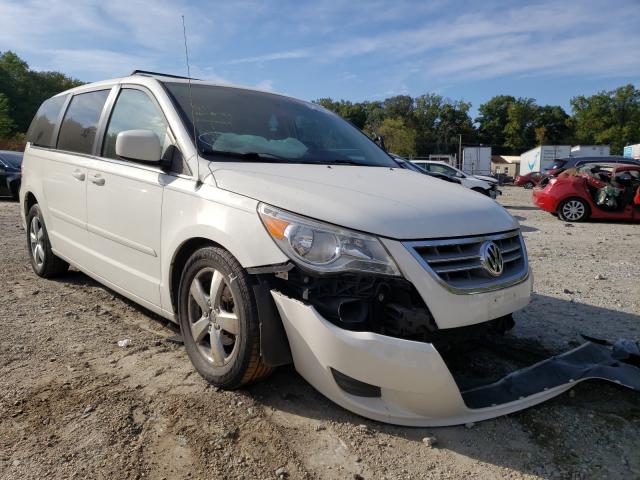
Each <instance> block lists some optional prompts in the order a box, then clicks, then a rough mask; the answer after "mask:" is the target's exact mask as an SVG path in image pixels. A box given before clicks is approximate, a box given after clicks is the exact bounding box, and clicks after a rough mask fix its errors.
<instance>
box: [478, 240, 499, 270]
mask: <svg viewBox="0 0 640 480" xmlns="http://www.w3.org/2000/svg"><path fill="white" fill-rule="evenodd" d="M480 263H482V266H483V267H484V269H485V270H486V271H487V272H489V275H491V276H492V277H499V276H500V275H502V271H503V270H504V262H503V260H502V252H500V247H498V245H496V244H495V243H493V242H484V243H483V244H482V246H481V247H480Z"/></svg>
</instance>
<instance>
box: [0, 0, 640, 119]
mask: <svg viewBox="0 0 640 480" xmlns="http://www.w3.org/2000/svg"><path fill="white" fill-rule="evenodd" d="M182 14H184V15H185V17H186V23H187V34H188V40H189V48H190V57H191V73H192V75H193V76H196V77H199V78H204V79H211V80H216V81H220V82H225V83H234V84H242V85H250V86H258V87H260V88H263V89H267V90H274V91H277V92H282V93H286V94H289V95H292V96H295V97H298V98H303V99H306V100H311V99H316V98H320V97H333V98H335V99H340V98H342V99H349V100H355V101H359V100H367V99H368V100H375V99H383V98H385V97H388V96H391V95H397V94H409V95H413V96H416V95H419V94H422V93H426V92H435V93H439V94H441V95H444V96H447V97H451V98H454V99H464V100H467V101H470V102H472V103H473V105H474V108H473V110H474V112H475V111H476V109H477V107H478V105H479V104H481V103H482V102H484V101H486V100H488V99H489V98H491V97H492V96H493V95H497V94H511V95H515V96H526V97H533V98H536V99H537V101H538V103H540V104H559V105H562V106H563V107H565V108H568V106H569V98H570V97H571V96H574V95H579V94H592V93H594V92H596V91H598V90H603V89H607V90H608V89H612V88H615V87H617V86H620V85H623V84H626V83H633V84H635V85H636V86H638V85H640V30H638V21H639V19H640V1H639V0H608V1H599V0H589V1H548V0H541V1H537V2H525V1H513V2H506V1H499V0H486V1H480V2H461V1H442V0H431V1H409V0H369V1H356V0H329V1H321V0H317V1H309V2H304V1H263V2H258V1H253V0H231V1H229V0H227V1H209V2H204V1H202V2H200V1H190V2H188V1H181V0H172V1H165V0H155V1H141V0H103V1H91V0H87V1H72V0H67V1H63V0H21V1H8V0H0V50H7V49H10V50H13V51H15V52H17V53H18V54H19V55H20V56H21V57H22V58H24V59H25V60H27V62H28V63H29V64H30V66H31V67H32V68H34V69H39V70H60V71H62V72H65V73H67V74H69V75H72V76H74V77H77V78H79V79H81V80H84V81H93V80H100V79H104V78H110V77H116V76H122V75H125V74H127V73H129V72H130V71H131V70H133V69H135V68H139V69H149V70H157V71H165V72H171V73H177V74H185V73H186V68H185V61H184V44H183V39H182V24H181V20H180V16H181V15H182Z"/></svg>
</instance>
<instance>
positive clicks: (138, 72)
mask: <svg viewBox="0 0 640 480" xmlns="http://www.w3.org/2000/svg"><path fill="white" fill-rule="evenodd" d="M131 75H146V76H149V77H169V78H183V79H185V80H199V78H189V77H183V76H182V75H171V74H169V73H160V72H150V71H148V70H134V71H133V72H131Z"/></svg>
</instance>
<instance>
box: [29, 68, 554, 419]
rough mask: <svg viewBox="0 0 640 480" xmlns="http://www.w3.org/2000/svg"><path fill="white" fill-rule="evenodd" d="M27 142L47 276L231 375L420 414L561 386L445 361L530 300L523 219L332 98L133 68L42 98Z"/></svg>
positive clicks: (358, 408)
mask: <svg viewBox="0 0 640 480" xmlns="http://www.w3.org/2000/svg"><path fill="white" fill-rule="evenodd" d="M27 140H28V143H27V147H26V149H25V155H24V162H23V178H22V187H21V190H20V202H21V205H22V207H23V208H22V215H23V220H24V225H25V227H26V231H27V245H28V247H29V255H30V259H31V263H32V266H33V269H34V271H35V273H36V274H38V275H40V276H42V277H45V278H50V277H54V276H57V275H61V274H64V273H65V272H66V271H67V269H68V267H69V265H73V266H74V267H75V268H77V269H79V270H81V271H83V272H85V273H86V274H87V275H89V276H91V277H93V278H94V279H96V280H97V281H99V282H101V283H103V284H104V285H106V286H108V287H109V288H111V289H113V290H115V291H117V292H119V293H120V294H122V295H123V296H125V297H128V298H130V299H132V300H133V301H135V302H137V303H139V304H140V305H142V306H144V307H146V308H148V309H150V310H152V311H153V312H156V313H158V314H159V315H161V316H163V317H166V318H168V319H170V320H173V321H174V322H177V323H179V325H180V327H181V332H182V336H183V339H184V344H185V347H186V351H187V353H188V356H189V358H190V359H191V361H192V362H193V364H194V366H195V368H196V369H197V371H198V372H199V373H200V374H201V375H202V376H203V377H204V378H205V379H207V380H208V381H209V382H212V383H213V384H215V385H218V386H220V387H223V388H238V387H241V386H243V385H245V384H247V383H249V382H252V381H255V380H257V379H260V378H262V377H265V376H267V375H268V374H269V373H270V371H271V370H272V369H273V368H274V367H276V366H278V365H283V364H287V363H291V362H293V363H294V365H295V368H296V369H297V370H298V372H300V374H301V375H302V376H303V377H304V378H305V379H306V380H307V381H308V382H309V383H311V384H312V385H313V386H314V387H316V388H317V389H318V390H319V391H320V392H322V393H323V394H324V395H326V396H327V397H329V398H330V399H332V400H334V401H335V402H337V403H338V404H340V405H342V406H344V407H345V408H347V409H349V410H352V411H354V412H356V413H359V414H361V415H363V416H366V417H369V418H373V419H377V420H380V421H385V422H391V423H397V424H405V425H447V424H455V423H464V422H468V421H474V420H480V419H484V418H490V417H494V416H497V415H500V414H504V413H508V412H511V411H514V410H517V409H519V408H523V407H524V406H528V405H532V404H534V403H538V402H540V401H542V400H544V399H545V398H548V397H549V396H552V393H553V392H549V393H546V394H544V393H543V394H537V395H534V396H533V397H527V398H525V399H519V400H517V401H511V400H513V399H511V400H509V401H508V402H504V403H502V404H495V403H490V404H486V405H485V404H483V403H482V402H478V401H474V402H473V404H471V403H470V402H469V401H468V400H467V399H466V397H465V396H464V392H461V390H460V388H458V385H457V384H456V381H455V379H454V377H453V375H452V374H451V372H450V370H449V368H448V367H447V364H446V363H445V361H444V360H443V358H442V357H441V355H440V353H439V348H440V346H441V345H445V344H446V343H447V342H450V341H451V340H452V339H454V340H455V338H458V337H459V338H463V337H465V336H469V335H480V333H478V332H482V331H486V330H489V329H493V330H505V329H508V328H509V327H510V326H511V325H512V320H511V314H512V312H514V311H516V310H518V309H520V308H522V307H524V306H525V305H527V303H528V302H529V298H530V294H531V288H532V276H531V274H530V270H529V265H528V262H527V252H526V249H525V244H524V241H523V238H522V235H521V232H520V228H519V225H518V222H517V221H516V220H515V219H514V218H513V217H512V216H511V215H510V214H509V213H508V212H507V211H506V210H505V209H504V208H502V207H501V206H500V205H498V204H496V203H495V202H493V201H492V200H491V199H490V198H488V197H485V196H483V195H478V194H477V193H475V192H472V191H468V190H462V189H459V188H457V187H455V186H453V187H452V186H450V184H448V183H446V182H442V181H440V180H437V179H433V178H430V177H428V176H426V175H421V174H419V173H415V172H412V171H410V170H406V169H403V168H398V165H397V163H396V162H395V161H394V160H393V159H391V158H390V157H389V155H388V154H387V153H386V152H385V151H383V150H382V149H380V148H379V147H378V146H377V145H376V144H374V143H373V142H372V141H371V140H370V139H369V138H368V137H367V136H365V135H364V134H363V133H362V132H360V131H359V130H358V129H357V128H355V127H353V126H352V125H351V124H349V123H347V122H345V121H343V120H342V119H341V118H340V117H338V116H337V115H335V114H333V113H331V112H329V111H327V110H325V109H324V108H322V107H320V106H318V105H315V104H312V103H307V102H303V101H299V100H295V99H292V98H289V97H285V96H282V95H277V94H274V93H269V92H262V91H256V90H251V89H246V88H240V87H230V86H219V85H214V84H211V83H207V82H202V81H196V80H193V81H192V80H189V79H185V78H181V77H174V76H169V75H162V74H154V73H151V72H139V71H136V72H134V73H133V74H132V75H131V76H128V77H125V78H119V79H114V80H108V81H102V82H97V83H92V84H88V85H84V86H81V87H78V88H74V89H72V90H69V91H66V92H63V93H60V94H58V95H56V96H54V97H52V98H50V99H49V100H47V101H45V102H44V104H43V105H42V106H41V107H40V109H39V110H38V112H37V114H36V117H35V118H34V120H33V122H32V124H31V127H30V128H29V132H28V136H27ZM451 188H454V189H455V191H454V193H453V194H451V191H452V190H451ZM553 394H557V393H553Z"/></svg>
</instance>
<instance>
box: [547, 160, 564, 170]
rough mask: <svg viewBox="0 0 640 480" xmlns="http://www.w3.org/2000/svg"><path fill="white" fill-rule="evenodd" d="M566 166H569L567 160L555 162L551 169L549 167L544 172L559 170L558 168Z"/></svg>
mask: <svg viewBox="0 0 640 480" xmlns="http://www.w3.org/2000/svg"><path fill="white" fill-rule="evenodd" d="M566 164H567V161H566V160H554V161H553V163H552V164H551V166H550V167H547V168H545V169H543V170H544V171H547V170H557V169H558V168H562V167H564V166H565V165H566Z"/></svg>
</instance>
